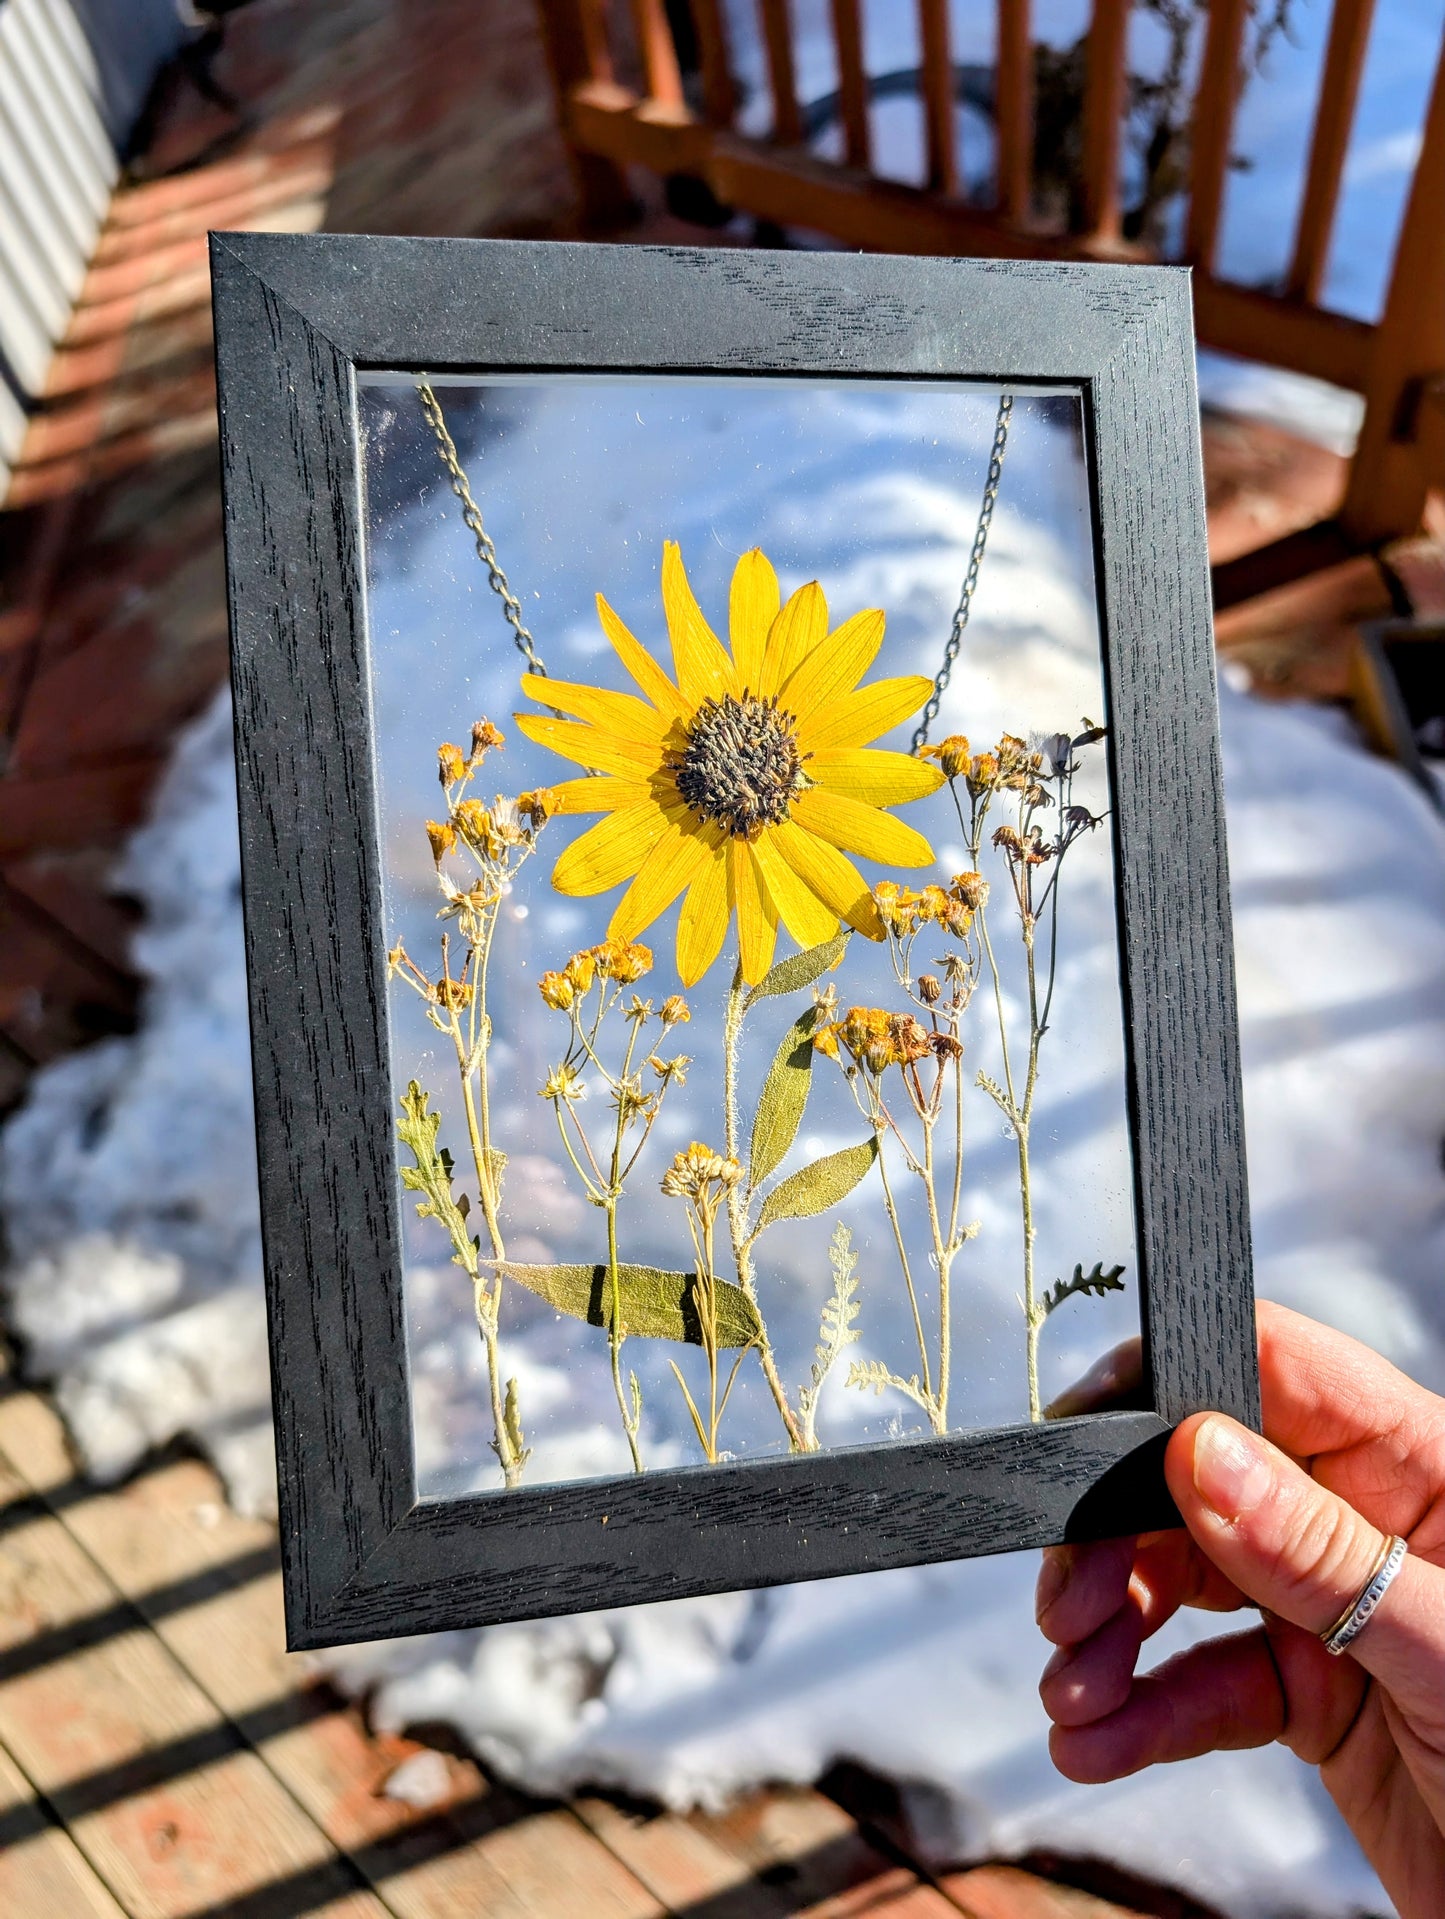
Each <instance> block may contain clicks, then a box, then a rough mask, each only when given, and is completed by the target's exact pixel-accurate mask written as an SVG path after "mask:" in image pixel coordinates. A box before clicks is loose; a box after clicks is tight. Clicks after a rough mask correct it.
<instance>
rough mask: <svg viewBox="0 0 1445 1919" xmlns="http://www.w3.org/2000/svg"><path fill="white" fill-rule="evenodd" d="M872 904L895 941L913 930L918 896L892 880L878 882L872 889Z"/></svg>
mask: <svg viewBox="0 0 1445 1919" xmlns="http://www.w3.org/2000/svg"><path fill="white" fill-rule="evenodd" d="M873 904H874V905H875V906H876V907H877V908H878V917H879V918H880V919H881V920H882V922H883V924H884V925H885V926H886V927H887V929H888V931H889V932H890V933H892V934H893V935H894V937H895V938H897V939H902V938H903V936H904V935H905V934H906V933H909V932H911V931H912V930H913V922H914V919H915V917H916V914H917V911H918V895H917V894H916V893H913V892H911V891H910V890H909V888H908V887H906V886H899V885H897V884H896V882H894V881H893V880H880V881H879V882H878V884H877V885H876V886H875V887H874V888H873Z"/></svg>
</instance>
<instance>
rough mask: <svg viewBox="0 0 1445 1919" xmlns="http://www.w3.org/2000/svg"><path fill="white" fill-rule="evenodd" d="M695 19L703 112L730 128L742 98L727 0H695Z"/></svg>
mask: <svg viewBox="0 0 1445 1919" xmlns="http://www.w3.org/2000/svg"><path fill="white" fill-rule="evenodd" d="M692 19H693V25H694V26H695V27H696V28H697V50H698V57H699V60H700V62H701V64H702V102H703V111H704V112H705V113H706V114H707V117H708V119H709V120H710V121H711V122H712V124H713V125H714V126H715V127H730V126H731V125H732V122H733V115H734V113H735V112H736V111H737V104H738V100H737V88H736V87H735V86H734V84H733V68H732V61H731V59H730V58H729V54H728V30H727V21H726V20H725V18H724V17H723V0H692Z"/></svg>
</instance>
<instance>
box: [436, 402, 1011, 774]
mask: <svg viewBox="0 0 1445 1919" xmlns="http://www.w3.org/2000/svg"><path fill="white" fill-rule="evenodd" d="M417 393H418V395H419V396H420V399H421V405H422V411H423V412H424V413H425V414H426V417H427V423H428V425H429V426H430V427H431V430H432V432H433V434H434V435H435V436H436V443H437V450H438V452H439V453H440V454H441V459H442V464H443V465H444V466H445V467H446V470H447V474H448V476H449V478H450V480H451V487H452V492H453V493H454V494H455V495H456V496H457V499H458V500H459V501H460V502H461V508H462V520H463V523H464V524H465V526H466V528H467V531H468V532H469V533H470V534H471V536H472V538H473V540H474V541H475V542H476V548H477V558H478V559H479V560H480V561H481V562H482V564H483V566H485V567H486V569H487V580H488V583H489V585H490V586H491V589H492V591H493V592H494V593H495V594H496V595H497V597H498V599H499V600H500V601H501V602H502V612H503V614H504V615H505V617H506V620H507V624H508V625H509V626H510V627H511V629H512V635H513V639H514V642H515V645H516V647H517V651H518V652H519V653H520V654H521V655H522V657H523V658H524V659H525V660H526V662H527V664H528V666H530V667H531V669H532V671H533V672H534V673H536V674H538V675H539V676H540V677H541V678H542V679H545V678H546V677H547V668H546V666H545V665H544V664H543V662H542V659H541V657H540V655H539V654H538V652H537V643H536V641H535V639H534V638H533V637H532V634H531V633H530V632H529V630H528V629H527V627H526V625H525V624H524V623H523V620H522V603H521V601H520V600H519V599H518V598H517V596H516V594H515V593H514V592H513V591H512V586H511V582H510V581H509V580H508V578H507V576H506V574H505V573H504V572H503V571H502V567H501V564H500V563H499V561H498V559H497V549H496V547H495V546H494V545H493V544H492V537H491V535H490V534H489V533H488V532H487V529H486V526H485V525H484V523H483V521H482V514H481V508H480V507H479V506H478V505H477V503H476V501H475V499H474V498H473V497H472V489H471V487H470V485H469V484H468V481H467V476H466V472H465V470H464V469H463V467H462V463H461V460H460V459H459V458H458V456H457V448H456V442H455V441H454V440H453V439H452V436H451V434H450V433H449V432H448V431H447V423H446V420H445V418H444V417H443V414H442V409H441V402H440V401H439V400H438V399H437V396H436V394H435V393H433V391H432V389H431V383H430V381H429V380H427V378H426V376H425V375H422V376H421V377H420V378H419V379H418V381H417ZM1013 403H1014V402H1013V395H1012V394H1011V393H1005V394H1003V395H1002V396H1001V397H1000V399H999V403H998V419H997V420H996V422H995V423H994V429H993V446H992V447H991V449H990V451H989V458H988V478H987V479H986V480H985V482H984V488H983V502H982V504H981V506H980V507H979V514H978V527H977V529H976V531H975V533H974V536H973V547H972V550H971V551H970V553H969V556H968V570H967V572H966V573H965V574H964V578H963V589H962V591H961V592H960V594H959V597H958V605H957V607H956V608H955V609H954V614H953V624H952V626H951V627H950V629H949V634H948V643H947V645H946V646H945V647H944V649H943V664H942V665H941V666H940V667H939V669H938V674H937V677H936V678H935V680H934V682H933V691H932V693H931V694H930V695H929V698H928V704H927V705H926V706H925V707H924V709H923V716H922V718H921V719H920V720H919V723H918V727H917V729H916V731H915V732H914V735H913V741H912V750H913V751H914V752H915V753H917V752H919V751H920V750H921V748H923V747H924V746H925V745H927V743H928V729H929V727H930V726H932V724H933V722H934V721H935V720H936V719H937V718H938V712H939V707H940V706H941V704H942V701H943V696H944V694H945V693H946V692H947V691H948V683H949V681H950V679H952V677H953V669H954V665H955V664H956V662H957V660H958V655H959V651H960V649H961V648H962V646H963V635H964V630H965V628H966V627H967V625H968V619H969V614H970V613H971V612H972V610H973V596H974V592H975V590H976V588H977V586H978V571H979V568H980V566H981V565H982V564H983V556H984V549H985V548H986V547H987V545H988V535H989V529H990V527H991V526H992V525H993V510H994V507H995V506H996V505H997V504H998V488H999V481H1000V479H1001V478H1002V476H1003V462H1004V454H1005V453H1006V452H1007V450H1008V430H1009V419H1010V416H1011V414H1012V413H1013Z"/></svg>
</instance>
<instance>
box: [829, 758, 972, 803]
mask: <svg viewBox="0 0 1445 1919" xmlns="http://www.w3.org/2000/svg"><path fill="white" fill-rule="evenodd" d="M808 772H809V773H810V775H811V776H812V777H813V778H814V779H815V780H816V781H817V782H818V784H819V786H825V787H826V788H827V789H828V791H829V792H830V793H846V794H847V796H848V798H849V799H850V800H866V801H867V802H868V804H869V805H870V806H901V805H902V804H903V802H904V801H905V800H922V799H927V797H928V795H929V794H930V793H936V792H937V791H938V789H939V787H940V786H942V785H943V772H942V769H941V768H940V767H937V766H934V765H932V764H931V763H930V762H929V761H928V760H919V759H915V758H914V757H913V755H912V754H911V753H889V752H886V751H885V750H884V749H883V748H882V747H878V746H861V747H860V746H843V747H828V748H826V749H825V750H824V751H823V752H821V753H816V752H815V753H814V755H813V757H812V758H811V759H810V760H809V761H808Z"/></svg>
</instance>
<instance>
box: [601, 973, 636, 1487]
mask: <svg viewBox="0 0 1445 1919" xmlns="http://www.w3.org/2000/svg"><path fill="white" fill-rule="evenodd" d="M605 991H606V989H605V988H604V989H603V992H604V995H605ZM641 1030H642V1022H641V1021H640V1020H634V1021H633V1022H632V1031H631V1032H630V1033H629V1034H628V1036H627V1051H626V1054H625V1055H624V1057H623V1061H622V1075H621V1077H622V1083H623V1084H624V1085H625V1084H626V1081H627V1076H628V1074H629V1073H630V1072H631V1071H632V1055H633V1053H634V1052H635V1051H636V1050H637V1035H638V1033H639V1032H641ZM594 1057H595V1055H594ZM626 1130H627V1107H626V1104H625V1102H624V1101H623V1099H622V1098H621V1097H619V1099H618V1101H617V1125H616V1127H615V1128H614V1129H613V1135H612V1177H611V1179H610V1181H609V1182H608V1186H607V1199H606V1210H607V1283H608V1288H609V1290H610V1292H611V1295H612V1311H611V1313H610V1314H609V1316H608V1325H607V1346H608V1354H609V1357H610V1359H611V1362H612V1390H613V1392H614V1393H616V1395H617V1410H618V1413H619V1414H620V1415H621V1418H622V1430H623V1432H624V1433H625V1434H626V1436H627V1450H628V1451H629V1452H630V1453H631V1455H632V1470H633V1471H634V1472H635V1473H640V1472H641V1471H642V1470H643V1465H642V1449H641V1447H640V1446H639V1445H638V1443H637V1435H638V1429H639V1428H640V1426H641V1424H642V1419H641V1411H640V1405H639V1400H638V1394H637V1386H636V1381H635V1379H634V1381H633V1390H632V1406H631V1409H630V1410H629V1408H628V1403H627V1396H626V1394H625V1393H624V1392H623V1390H622V1345H623V1341H624V1340H625V1339H626V1338H627V1328H626V1326H625V1325H624V1324H623V1320H622V1280H621V1276H620V1274H619V1272H618V1265H619V1261H618V1257H617V1202H618V1201H619V1199H621V1197H622V1137H623V1134H624V1133H625V1132H626ZM644 1137H645V1135H644ZM635 1157H636V1155H635V1154H634V1158H635Z"/></svg>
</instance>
